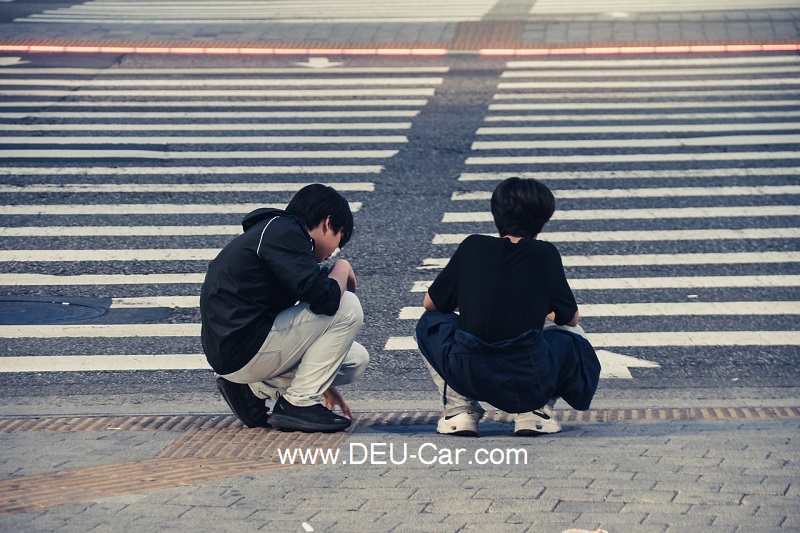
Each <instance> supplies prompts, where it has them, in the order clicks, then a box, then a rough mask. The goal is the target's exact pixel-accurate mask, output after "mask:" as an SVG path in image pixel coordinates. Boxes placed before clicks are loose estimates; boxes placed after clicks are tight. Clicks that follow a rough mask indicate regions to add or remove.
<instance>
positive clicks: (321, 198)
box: [286, 183, 353, 248]
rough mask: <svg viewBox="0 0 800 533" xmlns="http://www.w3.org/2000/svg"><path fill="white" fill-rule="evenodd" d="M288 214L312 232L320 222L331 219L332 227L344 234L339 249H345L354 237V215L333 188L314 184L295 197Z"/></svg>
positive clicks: (287, 210)
mask: <svg viewBox="0 0 800 533" xmlns="http://www.w3.org/2000/svg"><path fill="white" fill-rule="evenodd" d="M286 212H287V213H288V214H290V215H292V216H293V217H294V218H296V219H297V220H299V221H300V223H302V224H303V225H304V226H305V227H306V229H308V230H312V229H314V228H315V227H317V226H318V225H319V223H320V222H322V221H323V220H325V219H326V218H328V217H330V218H331V220H330V227H331V229H332V230H333V231H334V232H340V231H341V233H342V237H341V240H340V241H339V248H344V245H345V244H347V241H349V240H350V237H351V236H352V235H353V213H352V212H351V211H350V204H348V203H347V200H345V199H344V197H343V196H342V195H341V194H339V192H338V191H337V190H336V189H334V188H333V187H328V186H327V185H322V184H321V183H312V184H311V185H306V186H305V187H303V188H302V189H300V190H299V191H297V193H296V194H295V195H294V197H293V198H292V199H291V201H290V202H289V205H287V206H286Z"/></svg>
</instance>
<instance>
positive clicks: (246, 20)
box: [15, 0, 496, 24]
mask: <svg viewBox="0 0 800 533" xmlns="http://www.w3.org/2000/svg"><path fill="white" fill-rule="evenodd" d="M495 2H496V0H466V1H465V0H440V1H439V2H435V3H431V2H427V1H425V0H408V1H405V2H363V1H361V0H340V1H337V2H336V3H335V5H334V4H331V2H329V1H325V0H248V1H243V0H159V1H152V2H136V3H129V2H127V3H126V2H120V1H117V0H95V1H93V2H86V3H79V4H75V5H72V6H69V7H64V8H57V9H47V10H45V11H44V12H42V13H37V14H34V15H30V16H29V17H26V18H20V19H17V20H16V21H15V22H37V23H42V22H58V23H84V24H87V23H92V24H101V23H106V24H108V23H113V24H174V23H180V24H209V23H212V22H213V23H217V24H252V23H254V22H269V23H271V24H281V23H284V24H285V23H310V22H338V23H357V22H371V21H372V22H375V21H387V20H388V21H390V22H415V23H418V22H456V21H474V20H480V19H481V17H482V16H483V15H484V14H486V13H487V12H488V11H489V10H490V9H491V8H492V6H493V5H494V4H495Z"/></svg>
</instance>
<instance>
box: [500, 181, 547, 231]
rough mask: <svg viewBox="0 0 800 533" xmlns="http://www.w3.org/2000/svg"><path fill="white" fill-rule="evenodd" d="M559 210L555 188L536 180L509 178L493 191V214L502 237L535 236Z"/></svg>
mask: <svg viewBox="0 0 800 533" xmlns="http://www.w3.org/2000/svg"><path fill="white" fill-rule="evenodd" d="M555 210H556V199H555V197H554V196H553V193H552V191H551V190H550V189H548V188H547V185H545V184H544V183H542V182H540V181H537V180H535V179H522V178H517V177H513V178H508V179H505V180H503V181H502V182H500V184H499V185H498V186H497V187H495V189H494V192H493V193H492V215H493V216H494V223H495V226H497V230H498V231H499V232H500V236H501V237H503V236H505V235H513V236H516V237H523V238H525V239H533V238H535V237H536V236H537V235H538V234H539V232H541V231H542V228H543V227H544V225H545V223H546V222H547V221H548V220H550V217H552V216H553V213H554V212H555Z"/></svg>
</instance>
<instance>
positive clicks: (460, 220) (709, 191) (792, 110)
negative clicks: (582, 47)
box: [385, 0, 800, 378]
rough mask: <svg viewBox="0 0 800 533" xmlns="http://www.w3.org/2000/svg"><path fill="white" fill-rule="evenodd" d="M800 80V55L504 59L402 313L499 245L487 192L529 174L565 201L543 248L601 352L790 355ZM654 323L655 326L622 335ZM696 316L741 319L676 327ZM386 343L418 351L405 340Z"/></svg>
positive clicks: (798, 342)
mask: <svg viewBox="0 0 800 533" xmlns="http://www.w3.org/2000/svg"><path fill="white" fill-rule="evenodd" d="M623 4H624V7H619V8H618V9H620V10H627V11H632V12H634V11H636V6H638V7H639V8H641V9H640V10H641V11H647V8H648V6H645V5H644V3H641V2H637V3H636V4H635V6H634V3H633V2H625V1H624V0H623V1H621V2H616V1H615V2H602V1H599V0H598V1H597V2H591V1H590V0H587V1H585V2H578V3H574V2H573V3H569V4H566V3H564V2H550V1H548V0H545V1H540V2H536V3H535V5H534V9H533V12H535V13H543V14H544V13H561V12H564V13H566V12H582V11H581V10H583V9H589V11H586V12H587V13H588V12H593V11H591V9H594V8H595V7H597V6H600V5H602V6H605V7H608V6H611V5H617V6H622V5H623ZM672 4H674V3H672ZM656 5H658V4H656ZM592 6H595V7H592ZM680 6H681V9H683V7H685V6H684V4H680ZM729 6H730V4H729V3H728V4H725V5H724V6H723V5H722V4H720V8H721V9H729V8H730V7H729ZM605 7H604V8H605ZM660 7H663V6H660ZM615 9H617V8H615ZM670 9H672V8H670ZM670 9H667V11H669V10H670ZM798 87H800V63H798V58H797V57H796V56H793V55H775V56H767V57H746V56H739V57H733V56H731V57H715V58H704V57H697V58H652V59H650V58H647V59H626V58H620V59H613V60H604V59H597V60H595V59H569V60H535V61H510V62H508V63H507V64H506V70H505V71H504V72H503V73H502V75H501V79H500V80H499V83H498V86H497V92H496V94H495V97H494V100H493V102H492V104H491V105H490V106H489V111H488V114H487V115H486V117H484V121H483V124H482V125H481V127H480V128H478V130H477V132H476V135H475V139H474V142H473V144H472V146H471V151H470V153H469V154H468V155H467V157H466V160H465V163H466V171H465V172H463V173H462V174H461V175H460V176H459V178H458V181H457V182H456V183H453V189H454V190H453V192H452V194H451V198H450V200H451V208H450V209H448V210H447V211H446V212H445V213H444V215H443V216H442V218H441V225H440V226H439V228H438V231H437V232H436V233H435V235H434V236H433V237H432V240H431V243H432V244H435V245H440V246H442V247H443V251H442V254H441V255H440V256H438V257H428V258H424V259H423V260H422V262H421V264H420V265H419V266H418V267H417V270H418V272H419V274H418V278H417V280H416V281H415V282H413V283H412V286H411V287H410V292H411V294H412V295H413V296H412V297H411V298H410V299H409V304H410V305H407V306H401V307H400V308H399V312H398V315H397V318H398V320H399V321H403V322H412V321H415V320H417V319H418V318H419V317H420V316H421V314H422V313H423V311H424V309H423V308H422V307H421V305H420V304H421V300H422V293H425V292H426V291H427V290H428V287H429V286H430V284H431V283H432V281H433V278H434V277H435V275H436V274H437V273H438V271H439V270H441V269H442V268H444V267H445V265H446V264H447V262H448V258H449V256H450V255H451V254H452V252H453V250H454V249H455V246H456V245H457V244H458V243H460V242H461V241H462V240H463V239H464V238H465V237H466V236H468V235H470V234H476V233H477V234H486V235H496V229H495V227H494V224H493V218H492V215H491V213H490V212H489V202H490V198H491V193H492V190H493V189H494V187H495V185H497V183H499V182H500V181H501V180H503V179H506V178H508V177H512V176H520V177H527V178H536V179H539V180H541V181H543V182H545V183H547V184H548V185H549V186H550V187H551V188H552V189H553V191H554V193H555V196H556V200H557V210H556V214H555V216H554V217H553V218H552V220H551V221H550V222H549V223H548V226H545V229H544V232H543V233H542V235H541V238H542V239H544V240H549V241H552V242H555V243H556V244H557V245H558V246H559V249H560V250H561V253H562V258H563V262H564V266H565V268H566V269H567V271H568V278H569V280H570V285H571V287H572V288H573V290H574V291H575V294H576V297H577V299H578V303H579V307H580V312H581V317H582V318H583V319H585V320H584V324H585V326H586V327H587V330H588V332H589V338H590V340H591V341H592V342H593V344H594V345H595V346H596V347H597V348H614V349H615V350H616V349H619V350H623V351H624V350H625V349H626V348H634V347H636V348H639V349H650V350H651V351H647V352H644V353H652V354H656V355H657V354H659V351H658V350H659V349H662V348H666V347H674V348H682V349H683V348H686V349H690V348H691V349H702V348H703V347H719V346H749V347H762V348H763V347H773V348H774V347H782V348H787V347H788V349H795V350H796V347H797V346H800V336H799V335H798V334H797V331H796V328H794V327H793V326H792V325H793V324H796V321H797V315H800V296H799V295H800V290H799V289H800V276H798V275H797V274H796V272H797V265H798V264H800V253H798V252H797V249H798V243H800V232H798V228H797V227H796V224H797V217H798V215H800V201H798V197H800V188H798V186H797V184H796V183H797V181H796V176H797V174H798V170H800V166H798V162H800V150H798V147H799V146H800V137H798V135H800V120H798V117H800V112H798V103H799V101H798V99H797V96H798V94H800V93H798ZM643 182H646V185H643ZM626 183H632V184H633V185H631V186H628V185H626ZM651 184H652V185H651ZM641 267H647V268H648V271H652V272H651V273H649V274H647V275H638V274H637V273H638V272H641V271H642V270H641ZM662 267H663V268H662ZM643 317H647V324H648V325H649V326H650V327H649V328H647V327H644V328H643V326H641V325H638V327H637V326H634V329H635V330H634V331H627V330H626V329H625V328H626V327H627V326H628V325H631V324H634V325H635V324H639V322H637V321H638V320H639V319H642V318H643ZM688 317H695V320H696V319H697V318H698V317H701V318H702V319H704V320H711V321H713V322H712V323H713V324H718V323H721V322H720V320H721V319H723V318H725V319H726V320H728V321H730V322H725V323H736V324H741V325H742V327H741V328H740V329H738V330H735V331H715V330H714V326H709V328H708V330H707V331H698V330H693V329H691V328H690V327H688V328H687V327H685V326H678V327H676V326H675V325H674V324H675V321H676V320H681V319H685V318H688ZM737 317H740V318H739V320H740V322H733V321H735V320H737ZM751 317H775V318H774V319H773V321H772V324H773V326H775V327H773V328H769V327H768V328H764V329H765V330H764V331H760V330H758V329H753V330H751V329H749V328H748V327H747V326H748V325H749V324H747V323H745V322H744V320H746V319H750V318H751ZM611 318H613V319H615V322H612V321H611V320H609V319H611ZM684 322H686V323H688V322H687V321H685V320H684ZM684 322H680V324H683V323H684ZM695 323H696V322H695ZM594 324H599V325H600V327H601V328H602V329H600V330H596V331H592V330H591V326H592V325H594ZM654 327H655V329H653V328H654ZM659 327H663V328H664V329H663V330H661V329H659ZM641 329H646V331H641ZM405 331H409V327H406V328H405ZM385 349H386V350H389V351H393V350H414V351H416V350H417V346H416V342H415V341H414V338H413V337H412V336H410V335H401V336H392V337H390V338H389V339H388V340H387V342H386V345H385ZM638 353H642V352H638ZM657 366H658V365H655V366H654V367H653V368H656V367H657ZM643 372H644V371H643ZM647 372H650V373H652V372H657V371H656V370H648V371H647ZM648 375H655V374H648ZM605 377H617V378H619V377H631V376H630V375H625V376H622V375H617V376H607V375H606V376H605Z"/></svg>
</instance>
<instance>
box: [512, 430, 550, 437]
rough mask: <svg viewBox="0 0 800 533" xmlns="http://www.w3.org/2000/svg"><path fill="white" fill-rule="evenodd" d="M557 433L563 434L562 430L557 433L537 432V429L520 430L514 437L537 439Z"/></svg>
mask: <svg viewBox="0 0 800 533" xmlns="http://www.w3.org/2000/svg"><path fill="white" fill-rule="evenodd" d="M556 433H561V430H560V429H559V430H557V431H537V430H535V429H520V430H519V431H515V432H514V435H516V436H518V437H535V436H537V435H555V434H556Z"/></svg>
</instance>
